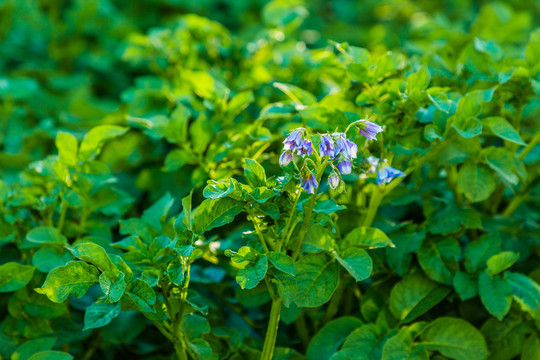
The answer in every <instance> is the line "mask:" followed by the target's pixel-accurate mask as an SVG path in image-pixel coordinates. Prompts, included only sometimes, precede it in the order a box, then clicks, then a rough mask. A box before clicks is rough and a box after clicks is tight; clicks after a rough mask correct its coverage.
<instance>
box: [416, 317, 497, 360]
mask: <svg viewBox="0 0 540 360" xmlns="http://www.w3.org/2000/svg"><path fill="white" fill-rule="evenodd" d="M421 339H422V345H424V346H425V347H426V348H427V349H429V350H435V351H438V352H440V353H441V354H443V355H444V356H446V357H449V358H451V359H455V360H485V359H487V357H488V354H489V352H488V349H487V345H486V340H485V339H484V336H482V334H481V333H480V331H478V329H476V328H475V327H474V326H472V325H471V324H469V323H468V322H467V321H465V320H462V319H456V318H450V317H440V318H438V319H436V320H435V321H433V322H431V323H430V324H429V325H428V326H427V327H426V328H425V329H424V331H423V332H422V334H421Z"/></svg>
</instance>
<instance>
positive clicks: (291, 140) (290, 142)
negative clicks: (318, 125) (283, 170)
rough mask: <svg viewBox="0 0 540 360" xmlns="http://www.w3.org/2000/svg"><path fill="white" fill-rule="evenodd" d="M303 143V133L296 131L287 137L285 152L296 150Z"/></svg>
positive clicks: (284, 146)
mask: <svg viewBox="0 0 540 360" xmlns="http://www.w3.org/2000/svg"><path fill="white" fill-rule="evenodd" d="M301 143H302V133H301V132H300V131H298V130H294V131H293V132H292V133H290V134H289V136H287V138H286V139H285V140H284V141H283V144H284V145H283V150H293V151H294V150H296V148H297V147H298V146H300V144H301Z"/></svg>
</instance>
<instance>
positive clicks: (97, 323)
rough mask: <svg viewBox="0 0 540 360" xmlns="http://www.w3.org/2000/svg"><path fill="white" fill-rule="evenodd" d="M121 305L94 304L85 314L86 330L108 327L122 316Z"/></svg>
mask: <svg viewBox="0 0 540 360" xmlns="http://www.w3.org/2000/svg"><path fill="white" fill-rule="evenodd" d="M120 310H121V309H120V303H116V304H107V303H98V302H96V303H93V304H92V305H90V306H89V307H87V308H86V312H85V313H84V329H83V330H89V329H97V328H100V327H102V326H105V325H107V324H108V323H110V322H111V321H112V319H114V318H115V317H117V316H118V315H119V314H120Z"/></svg>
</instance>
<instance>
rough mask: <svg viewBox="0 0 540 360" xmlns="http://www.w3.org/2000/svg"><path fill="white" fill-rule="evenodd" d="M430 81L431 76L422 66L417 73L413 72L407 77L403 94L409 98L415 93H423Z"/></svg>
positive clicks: (425, 67)
mask: <svg viewBox="0 0 540 360" xmlns="http://www.w3.org/2000/svg"><path fill="white" fill-rule="evenodd" d="M430 81H431V75H430V74H429V70H428V68H427V66H422V67H421V68H420V69H419V70H418V72H415V73H413V74H411V75H409V76H407V85H406V87H405V93H406V94H407V95H408V96H411V95H412V94H413V93H414V92H415V91H418V92H420V91H424V90H425V89H426V88H427V87H428V85H429V82H430Z"/></svg>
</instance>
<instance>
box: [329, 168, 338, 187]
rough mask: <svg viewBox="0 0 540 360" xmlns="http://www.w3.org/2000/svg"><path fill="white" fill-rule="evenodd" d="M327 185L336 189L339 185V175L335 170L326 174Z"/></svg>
mask: <svg viewBox="0 0 540 360" xmlns="http://www.w3.org/2000/svg"><path fill="white" fill-rule="evenodd" d="M328 185H330V187H331V188H332V189H336V188H337V187H338V186H339V175H338V174H336V173H335V172H332V173H331V174H330V175H329V176H328Z"/></svg>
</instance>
